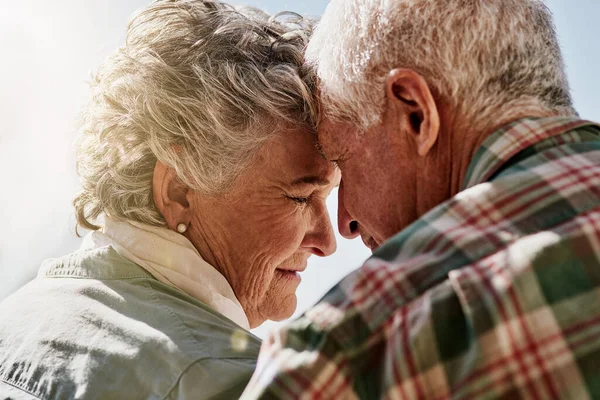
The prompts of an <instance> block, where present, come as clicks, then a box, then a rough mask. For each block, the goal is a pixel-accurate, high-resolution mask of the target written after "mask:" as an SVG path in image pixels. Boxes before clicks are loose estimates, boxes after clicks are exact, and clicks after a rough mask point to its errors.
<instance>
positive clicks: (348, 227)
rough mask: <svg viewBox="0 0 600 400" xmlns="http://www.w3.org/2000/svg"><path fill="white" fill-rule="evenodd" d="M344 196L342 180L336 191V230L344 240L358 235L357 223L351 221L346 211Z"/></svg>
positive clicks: (353, 220)
mask: <svg viewBox="0 0 600 400" xmlns="http://www.w3.org/2000/svg"><path fill="white" fill-rule="evenodd" d="M344 195H345V193H344V185H343V179H342V182H340V187H339V189H338V230H339V231H340V234H341V235H342V236H343V237H345V238H346V239H354V238H355V237H357V236H358V235H359V234H360V232H359V230H358V221H356V220H355V219H353V218H352V216H351V215H350V213H349V212H348V210H347V209H346V203H345V200H344Z"/></svg>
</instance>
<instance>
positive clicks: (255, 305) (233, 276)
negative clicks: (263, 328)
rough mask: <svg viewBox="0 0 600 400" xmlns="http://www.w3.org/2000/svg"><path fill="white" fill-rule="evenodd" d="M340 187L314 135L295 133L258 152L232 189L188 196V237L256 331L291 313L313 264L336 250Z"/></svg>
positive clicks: (337, 175)
mask: <svg viewBox="0 0 600 400" xmlns="http://www.w3.org/2000/svg"><path fill="white" fill-rule="evenodd" d="M338 183H339V173H338V172H337V170H336V169H335V167H334V165H333V164H332V163H330V162H328V161H326V160H324V159H323V158H321V157H320V156H319V154H318V152H317V151H316V149H315V145H314V139H313V138H312V136H311V135H310V134H308V133H306V132H303V131H292V132H286V133H285V134H281V135H277V136H276V137H275V138H273V139H271V140H270V141H268V142H267V143H266V144H265V145H264V146H263V147H262V148H261V149H260V150H259V151H258V154H257V157H256V158H255V160H254V161H253V162H252V164H251V165H250V166H249V167H248V168H247V169H246V170H245V171H244V173H243V175H242V176H241V177H240V178H239V179H238V180H237V182H236V185H235V187H234V189H233V191H232V192H230V193H228V194H227V195H222V196H217V197H215V196H211V197H207V196H205V195H201V194H199V193H196V192H194V193H192V194H191V195H190V196H189V197H188V198H189V206H190V211H191V214H192V217H191V222H190V224H189V227H188V231H187V232H186V236H187V237H188V239H190V240H191V241H192V243H193V244H194V245H195V246H196V248H197V249H198V250H199V251H200V253H201V254H202V256H203V257H204V258H205V259H206V261H208V262H209V263H210V264H211V265H213V266H214V267H215V268H217V269H218V270H219V271H220V272H221V273H222V274H223V275H224V276H225V278H227V280H228V281H229V283H230V284H231V286H232V287H233V290H234V292H235V294H236V296H237V298H238V300H239V301H240V303H241V304H242V306H243V307H244V311H245V312H246V315H247V316H248V320H249V322H250V326H251V327H256V326H258V325H260V324H261V323H263V322H264V321H265V320H267V319H271V320H281V319H284V318H287V317H289V316H291V315H292V313H293V312H294V310H295V309H296V289H297V287H298V284H299V283H300V280H301V278H300V275H301V272H302V271H304V269H305V268H306V265H307V259H308V258H309V257H310V256H311V255H313V254H315V255H317V256H321V257H323V256H328V255H330V254H332V253H333V252H334V251H335V249H336V243H335V238H334V234H333V229H332V227H331V224H330V220H329V215H328V213H327V208H326V206H325V199H326V198H327V196H328V195H329V193H330V192H331V190H332V189H333V187H334V186H336V185H337V184H338Z"/></svg>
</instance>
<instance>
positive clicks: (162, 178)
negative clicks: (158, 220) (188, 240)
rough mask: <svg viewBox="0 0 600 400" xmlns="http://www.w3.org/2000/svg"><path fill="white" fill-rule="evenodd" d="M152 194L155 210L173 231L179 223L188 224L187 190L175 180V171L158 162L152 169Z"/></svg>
mask: <svg viewBox="0 0 600 400" xmlns="http://www.w3.org/2000/svg"><path fill="white" fill-rule="evenodd" d="M152 194H153V196H154V204H156V208H157V209H158V211H159V212H160V213H161V214H162V216H163V217H164V218H165V221H167V225H168V226H169V228H171V229H172V230H174V231H177V226H178V225H179V224H181V223H183V224H185V225H186V226H187V225H189V223H190V205H189V202H188V200H187V194H188V188H187V187H185V186H184V185H183V183H181V181H180V180H179V179H178V178H177V174H176V173H175V170H173V169H172V168H169V167H167V166H166V165H165V164H163V163H162V162H160V161H157V162H156V166H155V167H154V176H153V178H152Z"/></svg>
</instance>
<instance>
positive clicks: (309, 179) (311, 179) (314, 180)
mask: <svg viewBox="0 0 600 400" xmlns="http://www.w3.org/2000/svg"><path fill="white" fill-rule="evenodd" d="M329 183H330V182H329V180H328V179H325V178H323V177H322V176H318V175H305V176H302V177H300V178H298V179H295V180H294V181H292V183H291V185H292V186H298V185H314V186H327V185H329Z"/></svg>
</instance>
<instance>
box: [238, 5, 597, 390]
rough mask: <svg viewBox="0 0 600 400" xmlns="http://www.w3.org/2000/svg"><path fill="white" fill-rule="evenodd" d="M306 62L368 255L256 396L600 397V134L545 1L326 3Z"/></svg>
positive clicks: (291, 335)
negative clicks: (572, 85)
mask: <svg viewBox="0 0 600 400" xmlns="http://www.w3.org/2000/svg"><path fill="white" fill-rule="evenodd" d="M307 59H308V63H309V64H311V65H312V66H313V67H314V68H315V70H316V73H317V75H318V77H319V80H320V83H319V85H320V96H321V102H322V111H323V117H322V122H321V125H320V127H319V136H318V141H319V144H320V148H321V150H322V153H323V155H324V156H325V157H327V159H329V160H331V161H335V162H336V163H337V164H338V165H339V168H340V169H341V171H342V184H341V186H340V189H339V215H338V219H339V229H340V231H341V233H342V234H343V235H345V236H346V237H350V238H351V237H355V236H357V235H361V236H362V238H363V241H364V242H365V243H366V244H367V245H368V246H369V247H371V248H372V249H373V250H374V254H373V257H371V258H370V259H369V260H368V261H367V262H366V263H365V264H364V265H363V266H362V267H361V268H360V269H358V270H357V271H355V272H354V273H352V274H351V275H349V276H348V277H347V278H345V279H344V280H343V281H342V282H340V283H339V284H338V285H337V286H336V287H334V288H333V289H332V290H331V291H330V292H329V293H328V294H327V295H326V296H325V297H324V298H323V300H322V301H321V302H320V303H319V304H317V305H316V306H315V307H314V308H312V309H310V310H309V311H308V312H307V313H306V314H305V315H304V316H303V317H302V318H300V319H299V320H297V321H295V322H293V323H291V324H289V325H287V326H286V327H285V328H283V329H281V330H279V331H278V332H275V333H273V334H272V335H271V336H270V337H269V338H268V339H267V340H266V342H265V343H264V344H263V348H262V349H261V356H260V358H259V361H258V367H257V371H256V373H255V374H254V376H253V378H252V380H251V383H250V385H249V386H248V388H247V389H246V391H245V396H246V397H248V398H255V397H260V398H274V397H275V398H296V397H302V398H368V399H375V398H409V399H414V398H434V399H437V398H439V399H442V398H448V397H453V398H479V397H485V398H510V399H513V398H534V399H541V398H544V399H546V398H569V399H571V398H573V399H584V398H590V397H592V398H600V362H599V361H598V360H600V260H599V257H600V127H599V126H598V125H596V124H594V123H591V122H586V121H581V120H579V119H577V113H576V111H575V110H574V109H573V106H572V101H571V97H570V94H569V87H568V83H567V78H566V76H565V71H564V65H563V60H562V57H561V52H560V49H559V46H558V42H557V38H556V33H555V31H554V26H553V22H552V18H551V14H550V12H549V10H548V9H547V8H546V6H545V5H544V4H543V2H542V1H539V0H474V1H464V0H333V1H332V2H331V3H330V5H329V7H328V8H327V11H326V12H325V15H324V16H323V19H322V21H321V24H320V27H319V28H318V30H317V32H316V33H315V36H314V38H313V39H312V41H311V43H310V45H309V48H308V53H307ZM398 232H399V233H398Z"/></svg>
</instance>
